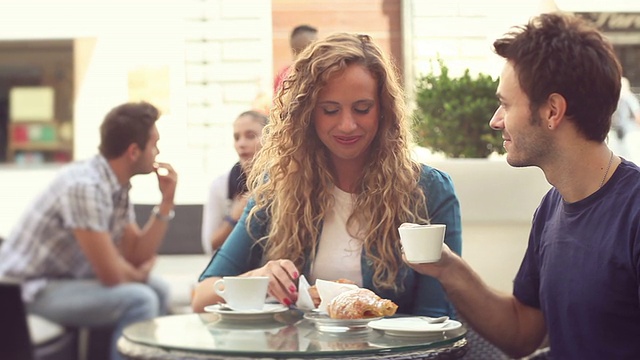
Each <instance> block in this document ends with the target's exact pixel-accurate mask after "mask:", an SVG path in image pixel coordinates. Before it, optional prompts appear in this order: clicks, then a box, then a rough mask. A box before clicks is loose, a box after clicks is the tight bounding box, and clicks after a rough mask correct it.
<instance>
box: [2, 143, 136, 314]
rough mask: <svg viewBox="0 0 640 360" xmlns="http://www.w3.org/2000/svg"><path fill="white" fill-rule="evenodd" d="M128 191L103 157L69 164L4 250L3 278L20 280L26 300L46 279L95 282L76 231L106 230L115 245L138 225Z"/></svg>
mask: <svg viewBox="0 0 640 360" xmlns="http://www.w3.org/2000/svg"><path fill="white" fill-rule="evenodd" d="M130 188H131V185H130V184H127V185H125V186H122V185H120V184H119V183H118V179H117V178H116V175H115V174H114V172H113V170H112V169H111V167H110V166H109V164H108V162H107V160H106V159H105V158H104V157H102V156H101V155H96V156H95V157H93V158H91V159H89V160H86V161H82V162H76V163H73V164H70V165H68V166H65V167H64V168H63V169H61V170H60V172H59V174H58V175H57V176H56V178H55V179H54V181H53V182H52V183H51V184H49V186H48V187H47V188H46V189H45V190H44V191H43V192H42V193H41V194H40V195H39V196H37V197H36V199H35V201H34V202H33V203H32V204H31V205H30V206H29V207H28V210H27V211H26V212H25V213H24V214H23V215H22V218H21V219H20V220H19V221H18V223H17V224H16V226H15V227H14V228H13V231H12V232H11V233H10V234H9V236H8V237H7V239H6V240H5V242H4V243H3V244H2V246H1V247H0V278H1V277H8V278H12V279H16V280H19V281H21V282H22V289H23V293H22V297H23V299H24V300H25V301H27V302H29V301H32V300H33V299H34V298H35V296H36V295H37V293H38V291H40V290H41V289H42V288H43V287H44V286H45V285H46V282H47V279H86V278H95V274H94V272H93V269H92V267H91V264H90V263H89V261H88V260H87V258H86V257H85V255H84V253H83V252H82V250H81V249H80V245H79V244H78V242H77V241H76V238H75V236H74V234H73V231H74V230H76V229H84V230H90V231H96V232H108V233H109V234H110V235H111V238H112V239H113V240H114V243H115V244H116V246H117V245H118V244H119V242H120V240H121V238H122V234H123V232H124V228H125V226H127V225H128V224H130V223H132V222H134V221H135V215H134V212H133V205H132V204H131V202H130V201H129V189H130Z"/></svg>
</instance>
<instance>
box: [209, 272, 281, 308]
mask: <svg viewBox="0 0 640 360" xmlns="http://www.w3.org/2000/svg"><path fill="white" fill-rule="evenodd" d="M268 287H269V277H268V276H225V277H223V278H222V279H220V280H218V281H216V282H215V283H214V284H213V290H214V291H215V292H216V294H218V295H220V296H222V298H223V299H224V301H225V302H226V303H227V305H228V306H229V307H230V308H231V309H233V310H262V309H263V308H264V304H265V299H266V298H267V288H268Z"/></svg>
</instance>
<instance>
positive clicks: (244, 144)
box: [202, 110, 267, 254]
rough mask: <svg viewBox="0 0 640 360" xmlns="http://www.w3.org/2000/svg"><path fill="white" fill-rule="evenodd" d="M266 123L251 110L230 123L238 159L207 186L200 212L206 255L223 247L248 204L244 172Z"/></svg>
mask: <svg viewBox="0 0 640 360" xmlns="http://www.w3.org/2000/svg"><path fill="white" fill-rule="evenodd" d="M266 124H267V117H266V116H265V115H263V114H261V113H259V112H257V111H253V110H251V111H245V112H243V113H242V114H240V116H238V118H237V119H236V120H235V121H234V123H233V138H234V146H235V148H236V152H237V153H238V157H239V160H238V162H237V163H236V164H235V165H233V167H232V168H231V170H230V171H229V172H228V173H225V174H224V175H221V176H219V177H218V178H216V179H215V180H214V181H213V182H212V183H211V186H210V187H209V196H208V198H207V201H206V202H205V204H204V209H203V213H202V215H203V217H202V248H203V250H204V252H205V253H207V254H212V253H213V252H214V251H216V250H217V249H219V248H220V246H222V244H223V243H224V241H225V240H226V239H227V236H229V234H230V233H231V230H233V227H234V226H235V224H236V222H237V221H238V219H239V218H240V215H242V210H244V207H245V206H246V205H247V197H246V196H245V195H246V192H247V176H246V172H247V171H248V169H249V166H250V165H251V161H252V160H253V156H254V155H255V153H256V152H257V151H258V150H259V149H260V146H261V145H260V136H261V135H262V128H263V127H264V126H265V125H266Z"/></svg>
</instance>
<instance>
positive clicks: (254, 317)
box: [204, 304, 289, 321]
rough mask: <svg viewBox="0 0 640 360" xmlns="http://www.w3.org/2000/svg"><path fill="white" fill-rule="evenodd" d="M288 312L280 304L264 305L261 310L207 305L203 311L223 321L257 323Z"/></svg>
mask: <svg viewBox="0 0 640 360" xmlns="http://www.w3.org/2000/svg"><path fill="white" fill-rule="evenodd" d="M287 310H289V308H288V307H286V306H284V305H282V304H265V305H264V307H263V308H262V310H233V309H230V308H229V307H227V306H226V305H222V304H215V305H209V306H206V307H205V308H204V311H206V312H210V313H216V314H218V315H220V318H221V319H223V320H240V321H259V320H269V319H271V318H273V315H275V314H278V313H281V312H285V311H287Z"/></svg>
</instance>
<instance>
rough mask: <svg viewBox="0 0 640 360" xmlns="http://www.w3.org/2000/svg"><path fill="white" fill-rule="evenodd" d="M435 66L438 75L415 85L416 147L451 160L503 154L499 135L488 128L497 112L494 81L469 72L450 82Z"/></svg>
mask: <svg viewBox="0 0 640 360" xmlns="http://www.w3.org/2000/svg"><path fill="white" fill-rule="evenodd" d="M438 64H439V65H440V72H439V74H435V73H434V72H433V70H432V71H431V72H430V73H429V74H427V75H424V76H423V77H421V78H420V79H418V81H417V89H416V105H417V108H416V111H415V113H414V118H415V124H414V130H415V133H416V140H417V144H418V145H419V146H423V147H426V148H428V149H430V150H431V151H433V152H442V153H443V154H444V155H446V156H447V157H453V158H486V157H488V156H489V155H491V154H492V153H494V152H496V153H499V154H503V153H504V148H503V147H502V134H501V133H500V132H499V131H495V130H493V129H491V128H490V127H489V120H490V119H491V116H492V115H493V113H494V112H495V111H496V109H497V101H496V96H495V92H496V88H497V86H498V80H497V79H495V80H494V79H493V78H492V77H491V76H489V75H485V74H482V73H481V74H478V75H477V76H476V77H472V76H471V75H470V74H469V69H467V70H466V71H465V72H464V75H462V76H461V77H458V78H451V77H449V69H448V68H447V67H446V66H445V65H444V63H443V61H442V60H438Z"/></svg>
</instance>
